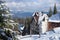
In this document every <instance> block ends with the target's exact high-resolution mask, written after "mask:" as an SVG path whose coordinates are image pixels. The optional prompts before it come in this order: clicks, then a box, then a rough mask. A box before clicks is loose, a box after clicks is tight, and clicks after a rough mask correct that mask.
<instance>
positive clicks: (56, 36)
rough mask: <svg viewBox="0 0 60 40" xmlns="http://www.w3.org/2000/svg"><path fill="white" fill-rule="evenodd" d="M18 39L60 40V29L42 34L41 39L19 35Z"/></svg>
mask: <svg viewBox="0 0 60 40" xmlns="http://www.w3.org/2000/svg"><path fill="white" fill-rule="evenodd" d="M16 38H17V39H18V40H60V27H58V28H54V29H53V30H51V31H48V32H46V33H44V34H41V36H40V38H39V35H26V36H19V35H17V36H16Z"/></svg>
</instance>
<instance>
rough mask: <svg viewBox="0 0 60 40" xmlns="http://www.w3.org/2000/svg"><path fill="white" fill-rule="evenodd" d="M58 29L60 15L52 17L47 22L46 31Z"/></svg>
mask: <svg viewBox="0 0 60 40" xmlns="http://www.w3.org/2000/svg"><path fill="white" fill-rule="evenodd" d="M56 27H60V13H57V14H55V15H52V16H51V17H50V18H49V21H48V31H49V30H52V29H53V28H56Z"/></svg>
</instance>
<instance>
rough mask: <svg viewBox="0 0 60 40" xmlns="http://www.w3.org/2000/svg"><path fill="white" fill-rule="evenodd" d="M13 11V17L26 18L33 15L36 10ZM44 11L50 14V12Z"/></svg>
mask: <svg viewBox="0 0 60 40" xmlns="http://www.w3.org/2000/svg"><path fill="white" fill-rule="evenodd" d="M11 13H13V14H14V16H12V17H13V18H26V17H32V15H33V13H34V12H23V11H12V12H11ZM43 13H45V14H48V12H43Z"/></svg>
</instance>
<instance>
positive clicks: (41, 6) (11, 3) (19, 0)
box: [5, 0, 60, 11]
mask: <svg viewBox="0 0 60 40" xmlns="http://www.w3.org/2000/svg"><path fill="white" fill-rule="evenodd" d="M54 3H56V4H57V7H60V6H59V5H60V4H59V3H58V1H57V0H6V3H5V4H6V5H7V6H8V7H9V8H10V9H11V10H20V11H36V10H37V11H39V10H40V11H41V10H45V11H46V10H48V9H49V7H54Z"/></svg>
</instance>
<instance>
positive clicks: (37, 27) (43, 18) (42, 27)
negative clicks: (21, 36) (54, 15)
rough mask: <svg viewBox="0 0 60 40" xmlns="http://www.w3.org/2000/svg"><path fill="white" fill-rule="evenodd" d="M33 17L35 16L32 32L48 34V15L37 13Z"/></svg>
mask: <svg viewBox="0 0 60 40" xmlns="http://www.w3.org/2000/svg"><path fill="white" fill-rule="evenodd" d="M32 16H33V21H32V23H31V31H35V32H38V33H39V32H40V33H44V32H46V31H47V26H48V25H47V24H48V16H47V14H43V13H41V12H35V13H34V14H33V15H32ZM32 33H33V32H32Z"/></svg>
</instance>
